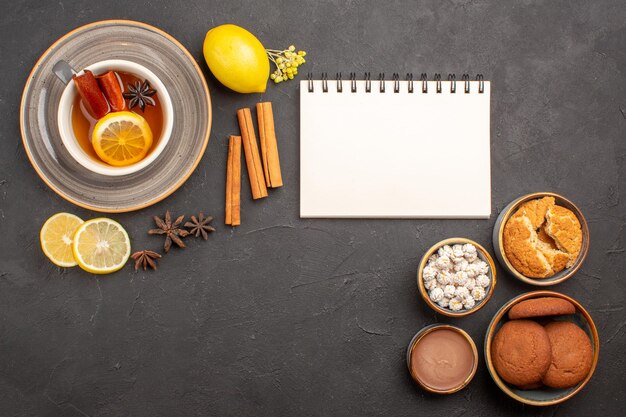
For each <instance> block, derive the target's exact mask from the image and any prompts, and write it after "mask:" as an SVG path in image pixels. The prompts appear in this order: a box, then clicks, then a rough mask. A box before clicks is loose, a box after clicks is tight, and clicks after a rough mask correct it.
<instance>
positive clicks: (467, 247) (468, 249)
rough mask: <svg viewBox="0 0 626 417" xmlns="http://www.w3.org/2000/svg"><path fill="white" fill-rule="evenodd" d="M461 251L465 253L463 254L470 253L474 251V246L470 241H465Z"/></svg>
mask: <svg viewBox="0 0 626 417" xmlns="http://www.w3.org/2000/svg"><path fill="white" fill-rule="evenodd" d="M463 252H464V253H465V255H471V254H474V253H476V246H474V245H472V244H471V243H466V244H465V245H463Z"/></svg>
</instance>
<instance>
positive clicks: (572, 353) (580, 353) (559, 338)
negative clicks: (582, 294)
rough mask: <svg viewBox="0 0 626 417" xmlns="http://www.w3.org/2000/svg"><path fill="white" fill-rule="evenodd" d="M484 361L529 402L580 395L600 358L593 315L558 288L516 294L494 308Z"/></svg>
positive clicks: (505, 386)
mask: <svg viewBox="0 0 626 417" xmlns="http://www.w3.org/2000/svg"><path fill="white" fill-rule="evenodd" d="M484 349H485V362H486V364H487V369H488V370H489V373H490V374H491V377H492V379H493V380H494V382H495V383H496V385H497V386H498V387H499V388H500V389H501V390H502V391H503V392H504V393H506V394H507V395H508V396H509V397H511V398H513V399H515V400H517V401H519V402H522V403H524V404H530V405H536V406H548V405H555V404H559V403H562V402H564V401H566V400H568V399H570V398H571V397H573V396H574V395H576V394H577V393H578V392H580V390H582V389H583V388H584V386H585V385H586V384H587V383H588V382H589V380H590V379H591V376H592V375H593V372H594V371H595V368H596V365H597V363H598V355H599V351H600V340H599V338H598V331H597V329H596V326H595V324H594V322H593V319H592V318H591V316H590V315H589V313H588V312H587V311H586V310H585V309H584V307H583V306H582V305H581V304H580V303H578V302H577V301H576V300H574V299H573V298H571V297H568V296H567V295H565V294H561V293H558V292H554V291H545V290H542V291H532V292H529V293H525V294H522V295H520V296H517V297H515V298H513V299H511V300H510V301H508V302H507V303H506V304H504V305H503V306H502V307H501V308H500V310H498V312H497V313H496V314H495V316H494V317H493V319H492V320H491V323H490V324H489V327H488V328H487V333H486V335H485V348H484Z"/></svg>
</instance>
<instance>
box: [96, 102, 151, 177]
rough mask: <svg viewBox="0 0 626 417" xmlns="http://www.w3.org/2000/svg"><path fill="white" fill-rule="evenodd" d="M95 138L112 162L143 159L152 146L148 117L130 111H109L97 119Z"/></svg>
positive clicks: (102, 155)
mask: <svg viewBox="0 0 626 417" xmlns="http://www.w3.org/2000/svg"><path fill="white" fill-rule="evenodd" d="M91 142H92V144H93V148H94V150H95V151H96V154H97V155H98V156H99V157H100V159H102V160H103V161H104V162H106V163H107V164H109V165H113V166H117V167H123V166H128V165H132V164H134V163H136V162H139V161H141V160H142V159H143V158H144V157H145V156H146V154H147V153H148V151H149V150H150V147H151V146H152V130H150V126H149V125H148V122H147V121H146V119H144V118H143V117H141V116H140V115H138V114H136V113H133V112H130V111H119V112H114V113H109V114H107V115H106V116H104V117H103V118H102V119H100V120H99V121H98V123H96V125H95V126H94V128H93V134H92V136H91Z"/></svg>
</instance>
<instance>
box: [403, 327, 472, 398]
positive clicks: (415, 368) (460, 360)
mask: <svg viewBox="0 0 626 417" xmlns="http://www.w3.org/2000/svg"><path fill="white" fill-rule="evenodd" d="M474 361H475V358H474V352H473V350H472V346H471V345H470V343H469V342H468V340H467V339H466V338H465V337H463V335H461V334H459V333H458V332H455V331H453V330H449V329H437V330H433V331H431V332H429V333H427V334H426V335H425V336H423V337H422V338H421V339H420V340H419V341H418V342H417V344H416V345H415V346H414V347H413V349H412V351H411V365H410V366H411V374H412V375H413V376H414V377H416V378H417V379H418V380H419V381H418V382H421V383H422V384H423V385H426V386H428V387H429V388H432V389H433V390H437V391H446V390H451V389H454V388H457V387H459V386H461V385H463V383H464V382H465V380H466V379H467V377H468V376H469V375H470V374H471V373H472V369H473V368H474Z"/></svg>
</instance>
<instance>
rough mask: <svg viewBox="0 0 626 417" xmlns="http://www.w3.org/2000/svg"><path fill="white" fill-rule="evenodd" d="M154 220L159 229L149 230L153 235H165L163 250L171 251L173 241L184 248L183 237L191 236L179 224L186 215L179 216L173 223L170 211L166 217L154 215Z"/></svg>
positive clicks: (166, 213)
mask: <svg viewBox="0 0 626 417" xmlns="http://www.w3.org/2000/svg"><path fill="white" fill-rule="evenodd" d="M153 218H154V222H155V223H156V225H157V227H158V229H151V230H148V233H149V234H151V235H165V244H164V245H163V250H164V251H165V253H167V252H169V250H170V248H171V247H172V242H174V243H176V245H178V247H179V248H184V247H185V244H184V243H183V240H182V239H181V238H183V237H186V236H189V232H188V231H186V230H185V229H181V228H180V227H179V226H180V224H181V223H182V222H183V219H184V218H185V215H184V214H183V215H182V216H179V217H178V218H177V219H176V220H175V221H174V222H173V223H172V215H171V214H170V211H169V210H168V211H166V212H165V219H164V220H162V219H161V218H159V217H157V216H154V217H153Z"/></svg>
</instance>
